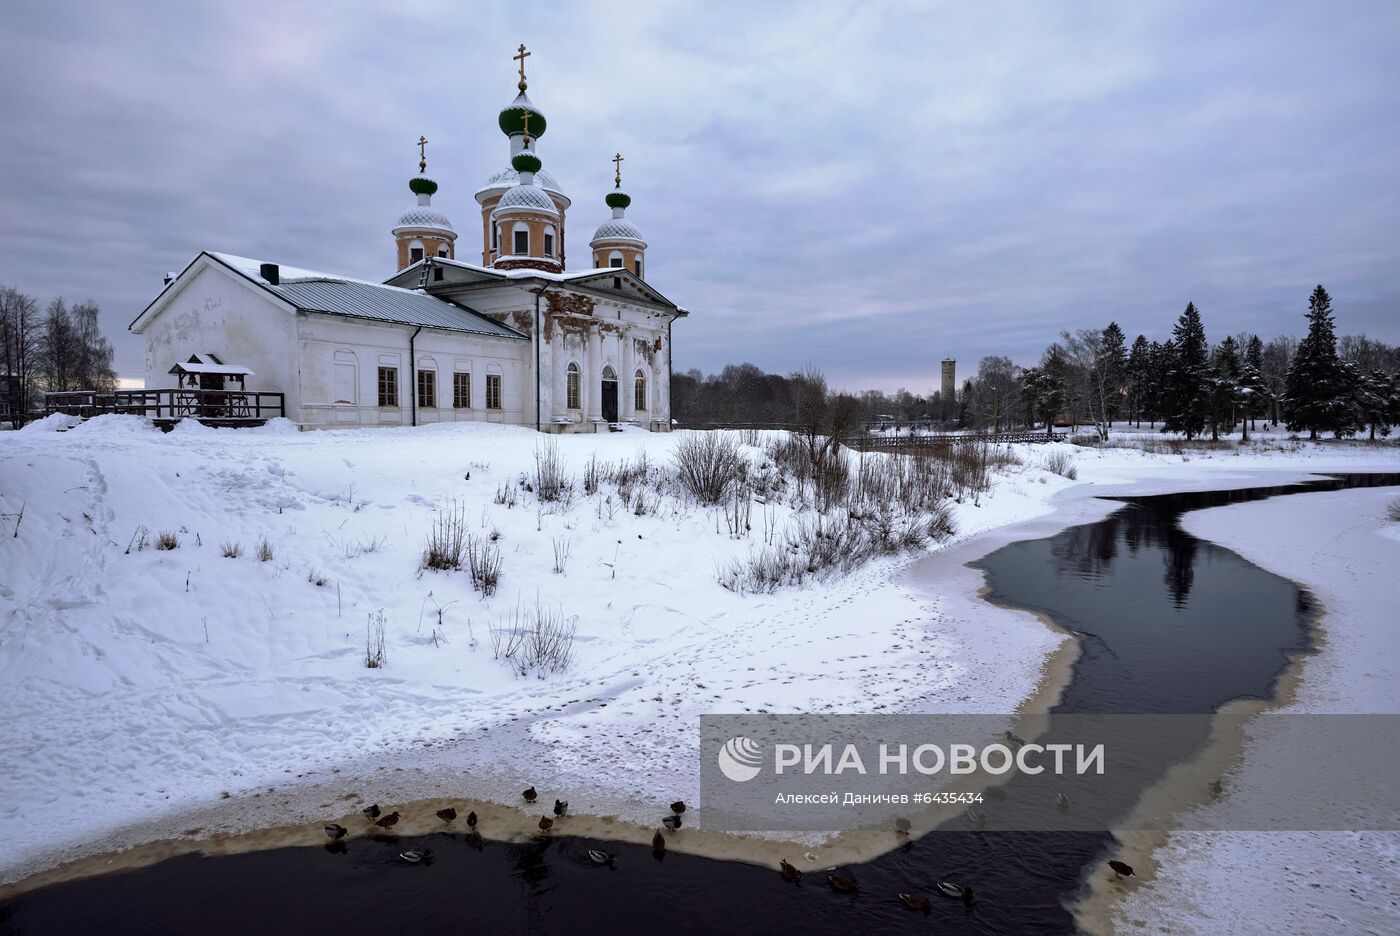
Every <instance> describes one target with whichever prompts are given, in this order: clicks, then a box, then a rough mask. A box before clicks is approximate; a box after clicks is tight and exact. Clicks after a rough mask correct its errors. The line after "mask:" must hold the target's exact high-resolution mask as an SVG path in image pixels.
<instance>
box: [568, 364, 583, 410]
mask: <svg viewBox="0 0 1400 936" xmlns="http://www.w3.org/2000/svg"><path fill="white" fill-rule="evenodd" d="M581 388H582V382H581V380H580V379H579V372H578V365H577V364H570V365H569V378H568V396H569V400H568V403H569V409H582V408H583V403H582V400H581V399H580V397H581V396H582V393H581V392H580V391H581Z"/></svg>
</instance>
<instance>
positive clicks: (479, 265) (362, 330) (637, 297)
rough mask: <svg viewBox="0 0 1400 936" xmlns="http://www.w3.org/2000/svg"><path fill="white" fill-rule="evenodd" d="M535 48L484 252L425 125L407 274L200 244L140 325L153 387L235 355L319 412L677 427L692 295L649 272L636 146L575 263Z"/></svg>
mask: <svg viewBox="0 0 1400 936" xmlns="http://www.w3.org/2000/svg"><path fill="white" fill-rule="evenodd" d="M529 55H530V53H529V52H527V51H525V47H524V46H523V45H522V46H521V47H520V49H519V51H518V53H517V55H516V56H515V59H516V60H517V61H518V62H519V63H520V64H519V74H520V78H519V85H518V88H519V93H518V94H517V95H516V97H515V99H514V100H513V101H511V103H510V104H508V105H507V106H506V107H505V108H504V109H503V110H502V111H501V112H500V118H499V121H498V123H499V125H500V129H501V132H502V133H503V134H504V135H505V137H506V139H507V140H508V141H509V165H508V167H507V168H505V169H503V170H501V171H499V172H497V173H495V174H494V175H492V176H491V177H490V178H488V179H487V180H486V183H485V184H484V185H483V186H482V187H481V188H480V189H479V190H478V191H477V192H476V203H477V205H478V206H479V209H480V211H481V227H480V231H481V253H480V257H479V258H478V256H477V254H476V251H475V249H472V248H468V247H466V244H465V243H459V240H458V238H459V234H458V231H457V229H456V228H455V227H454V226H453V224H452V222H451V221H449V220H448V218H447V216H446V215H445V214H444V213H443V212H442V211H440V210H438V209H437V208H435V207H434V206H433V197H434V195H436V194H437V191H438V184H437V182H435V181H434V180H433V179H431V178H429V177H428V176H427V175H426V171H427V157H426V144H427V140H425V139H423V138H421V137H420V138H419V141H418V143H419V150H420V152H419V156H420V159H419V163H418V168H419V174H418V175H417V176H415V177H414V178H412V179H411V180H409V185H408V187H409V189H410V191H411V192H412V193H413V195H414V196H415V197H416V202H417V203H416V204H415V205H412V206H410V207H409V208H408V210H407V211H405V212H404V213H403V215H402V216H401V217H400V218H399V219H398V223H397V224H395V225H394V226H393V228H392V231H391V233H392V236H393V249H394V252H395V258H396V266H397V270H398V272H397V273H395V274H394V275H393V276H391V277H389V278H388V279H387V280H384V281H383V282H375V281H372V280H363V279H352V278H349V277H345V276H340V275H336V274H331V273H319V272H315V271H312V270H305V269H299V268H296V267H291V266H286V265H284V264H281V263H279V262H276V261H269V260H260V259H250V258H246V257H237V256H233V255H230V254H223V253H213V252H207V251H206V252H203V253H200V254H199V255H198V256H197V257H195V259H194V260H192V261H191V262H190V264H189V265H188V266H187V267H185V269H184V270H183V271H182V272H181V273H180V274H179V275H178V276H171V277H168V278H167V282H166V285H165V288H164V289H163V290H162V291H161V293H160V295H158V296H157V297H156V298H155V299H154V300H153V301H152V302H151V304H150V305H148V306H147V307H146V309H145V310H144V311H142V313H141V314H140V315H139V316H137V317H136V320H135V321H133V322H132V323H131V325H130V329H131V331H133V332H135V333H137V334H139V335H142V336H143V337H144V338H145V339H146V387H147V389H158V388H166V387H175V386H177V381H178V380H179V379H180V371H179V368H177V367H176V365H184V366H185V370H189V369H190V368H194V369H196V370H200V374H199V375H198V377H199V380H200V381H201V383H200V386H201V387H205V388H206V389H209V388H210V387H211V386H212V388H213V389H215V390H223V389H225V388H224V387H223V386H213V385H215V384H220V383H222V382H223V381H224V380H225V379H231V378H226V376H225V375H226V374H227V375H232V374H233V373H234V372H235V371H236V372H237V373H238V375H239V376H240V378H241V379H242V380H244V381H246V386H247V388H248V389H250V390H252V389H256V390H259V391H273V392H280V393H282V394H284V395H285V406H286V415H287V417H288V418H290V419H292V420H293V421H295V422H296V423H298V424H299V425H301V426H302V427H303V428H318V427H335V426H368V425H422V424H425V423H434V422H455V421H468V420H475V421H484V422H498V423H510V424H514V425H524V426H533V427H535V428H537V429H539V430H541V431H545V432H597V431H601V430H606V429H607V428H609V427H617V426H621V425H624V424H626V425H634V426H639V427H642V428H646V429H650V430H653V431H665V430H667V429H669V428H670V425H671V402H670V371H671V331H672V325H673V324H674V322H675V321H676V319H678V318H682V317H684V316H685V315H686V314H687V313H686V310H685V309H683V308H681V307H679V306H677V305H676V304H675V303H673V302H672V301H671V300H670V299H668V298H666V296H664V295H662V294H661V293H660V292H659V291H657V290H656V289H655V288H654V287H652V286H651V285H650V284H649V283H648V282H647V278H648V276H649V274H650V270H649V269H648V266H647V259H646V250H647V243H646V240H645V239H644V238H643V237H642V233H641V231H640V230H639V229H638V228H637V226H636V225H635V224H633V223H632V221H630V220H629V219H628V218H627V217H626V213H627V209H628V207H629V206H630V204H631V198H630V197H629V196H628V195H627V193H626V192H625V191H623V188H622V171H621V166H622V161H623V160H622V156H621V154H618V155H616V156H614V157H613V161H614V188H613V190H612V191H611V192H608V193H607V195H606V197H605V198H604V199H603V201H604V203H605V204H606V206H607V208H608V209H610V214H611V217H605V218H604V219H603V220H602V223H601V224H599V225H598V226H597V227H596V228H594V229H593V235H592V237H591V238H590V239H589V240H588V243H587V245H586V249H577V250H576V256H577V255H578V254H583V255H584V261H583V263H581V264H578V266H580V267H582V269H576V270H572V271H571V270H570V269H569V268H568V264H567V262H566V258H567V256H568V250H569V225H568V223H567V221H566V216H567V213H568V211H569V210H570V207H571V202H570V200H569V198H568V197H567V196H566V195H565V194H564V192H563V190H562V189H561V188H560V185H559V183H558V182H557V181H556V180H555V178H554V177H553V176H552V175H551V174H550V173H549V172H548V171H546V170H545V169H544V164H543V161H542V159H541V156H540V153H539V149H538V144H539V141H540V139H541V138H542V137H544V135H545V131H546V130H547V128H548V123H547V121H546V120H545V116H544V114H543V112H541V111H540V110H539V109H538V108H537V107H535V105H534V104H533V103H532V102H531V100H530V98H529V97H528V95H527V94H526V93H525V92H526V80H525V59H526V57H527V56H529ZM600 213H601V211H600ZM471 227H475V224H474V223H473V224H472V225H469V226H468V228H471ZM585 230H587V229H586V228H585ZM459 248H460V249H461V250H462V251H464V252H467V253H468V256H469V257H470V259H462V258H459V256H458V252H459ZM190 362H194V363H190ZM203 362H214V363H212V364H209V363H203ZM201 368H202V369H201ZM187 376H188V375H187ZM210 382H212V383H210ZM228 386H229V387H230V388H231V387H232V384H229V385H228Z"/></svg>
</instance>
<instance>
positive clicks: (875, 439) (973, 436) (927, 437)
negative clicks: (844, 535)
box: [850, 430, 1067, 452]
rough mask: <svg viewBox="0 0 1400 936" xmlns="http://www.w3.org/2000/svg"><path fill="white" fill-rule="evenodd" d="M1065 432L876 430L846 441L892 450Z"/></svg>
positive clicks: (1059, 436) (1036, 440) (1059, 438)
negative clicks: (887, 432) (886, 433)
mask: <svg viewBox="0 0 1400 936" xmlns="http://www.w3.org/2000/svg"><path fill="white" fill-rule="evenodd" d="M1066 437H1067V434H1066V433H1063V432H1057V433H1054V434H1047V433H1045V432H1044V431H1043V430H1040V431H1034V430H1026V431H1022V432H961V433H960V432H934V433H924V434H920V435H895V436H889V437H885V436H882V435H880V434H879V433H862V434H861V435H859V436H855V437H854V438H852V439H851V441H850V447H851V448H853V449H856V450H857V451H861V452H893V451H902V450H906V449H930V448H946V447H949V446H953V445H967V444H970V443H991V444H995V445H999V444H1002V443H1011V442H1025V443H1031V444H1036V445H1038V444H1041V443H1044V442H1063V441H1064V440H1065V439H1066Z"/></svg>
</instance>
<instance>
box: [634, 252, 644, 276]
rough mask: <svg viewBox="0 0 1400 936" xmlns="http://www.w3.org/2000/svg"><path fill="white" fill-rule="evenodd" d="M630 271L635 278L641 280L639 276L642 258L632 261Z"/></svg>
mask: <svg viewBox="0 0 1400 936" xmlns="http://www.w3.org/2000/svg"><path fill="white" fill-rule="evenodd" d="M632 271H633V272H634V273H636V274H637V277H638V278H641V275H642V258H641V257H638V258H637V259H636V260H633V261H632Z"/></svg>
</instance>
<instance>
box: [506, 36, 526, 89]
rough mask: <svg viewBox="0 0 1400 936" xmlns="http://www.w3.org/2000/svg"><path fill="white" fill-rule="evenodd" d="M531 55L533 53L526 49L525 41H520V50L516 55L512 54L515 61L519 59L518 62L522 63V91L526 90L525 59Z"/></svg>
mask: <svg viewBox="0 0 1400 936" xmlns="http://www.w3.org/2000/svg"><path fill="white" fill-rule="evenodd" d="M530 55H531V53H529V52H526V51H525V43H523V42H522V43H520V51H519V52H517V53H516V54H515V55H512V56H511V58H512V59H514V60H515V61H517V62H519V63H520V90H521V91H524V90H525V60H526V59H527V58H529V57H530Z"/></svg>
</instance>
